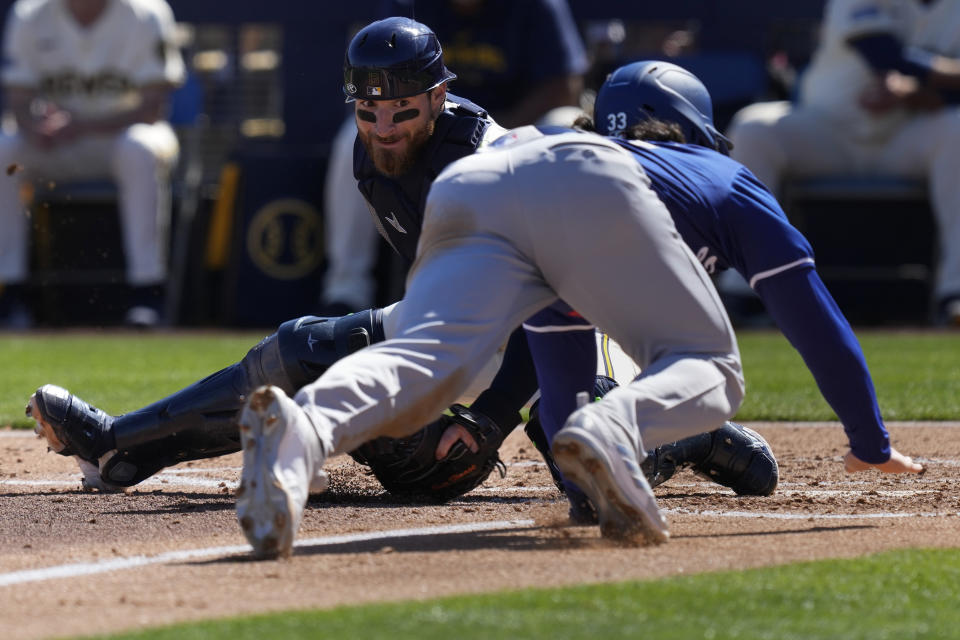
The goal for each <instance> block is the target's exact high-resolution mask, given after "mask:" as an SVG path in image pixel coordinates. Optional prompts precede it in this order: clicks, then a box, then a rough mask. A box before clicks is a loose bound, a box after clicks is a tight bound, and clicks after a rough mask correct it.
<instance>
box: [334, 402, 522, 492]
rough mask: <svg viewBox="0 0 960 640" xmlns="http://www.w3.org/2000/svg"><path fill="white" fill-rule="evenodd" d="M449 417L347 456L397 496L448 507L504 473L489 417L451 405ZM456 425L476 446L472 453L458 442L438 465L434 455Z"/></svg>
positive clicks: (498, 440)
mask: <svg viewBox="0 0 960 640" xmlns="http://www.w3.org/2000/svg"><path fill="white" fill-rule="evenodd" d="M450 411H451V412H452V413H453V415H452V416H447V415H444V416H441V417H440V419H439V420H436V421H434V422H431V423H430V424H428V425H427V426H426V427H424V428H423V429H421V430H420V431H418V432H416V433H415V434H413V435H411V436H408V437H406V438H377V439H375V440H371V441H370V442H367V443H366V444H364V445H362V446H360V447H359V448H357V449H356V450H354V451H352V452H351V453H350V456H351V457H352V458H353V459H354V460H356V461H357V462H359V463H360V464H364V465H367V466H368V467H370V470H371V472H372V473H373V475H374V476H375V477H376V478H377V480H379V481H380V484H382V485H383V488H384V489H386V490H387V491H389V492H390V493H392V494H393V495H395V496H400V497H412V498H417V499H427V500H430V501H435V502H446V501H447V500H452V499H453V498H457V497H459V496H462V495H463V494H465V493H467V492H468V491H471V490H473V489H474V488H476V487H478V486H479V485H480V484H482V483H483V481H484V480H486V479H487V476H489V475H490V472H491V471H493V469H494V468H497V469H499V471H500V476H501V477H503V476H504V475H505V474H506V467H505V466H504V464H503V462H502V461H501V460H500V456H499V455H497V450H498V449H499V448H500V445H501V444H502V443H503V439H504V437H505V436H504V435H503V431H502V430H501V429H500V427H499V426H497V424H496V423H494V421H493V420H491V419H490V418H488V417H487V416H485V415H483V414H482V413H479V412H477V411H473V410H471V409H469V408H468V407H465V406H463V405H460V404H455V405H453V406H452V407H450ZM452 424H459V425H462V426H463V427H464V428H466V430H467V431H469V432H470V435H472V436H473V439H474V440H476V442H477V445H478V447H479V449H478V450H477V452H476V453H473V452H472V451H470V449H469V448H468V447H467V445H465V444H464V443H463V442H461V441H459V440H458V441H457V442H456V443H455V444H454V445H453V446H452V447H451V448H450V451H449V452H448V453H447V455H446V457H445V458H443V459H442V460H437V457H436V450H437V444H438V443H439V442H440V437H441V436H442V435H443V432H444V431H446V429H447V427H449V426H450V425H452Z"/></svg>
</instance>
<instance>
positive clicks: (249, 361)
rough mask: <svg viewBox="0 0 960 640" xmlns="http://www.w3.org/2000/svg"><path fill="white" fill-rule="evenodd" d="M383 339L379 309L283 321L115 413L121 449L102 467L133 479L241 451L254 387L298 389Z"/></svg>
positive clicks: (125, 481) (128, 481) (111, 475)
mask: <svg viewBox="0 0 960 640" xmlns="http://www.w3.org/2000/svg"><path fill="white" fill-rule="evenodd" d="M381 340H383V328H382V323H381V314H380V311H379V310H368V311H361V312H359V313H354V314H350V315H348V316H344V317H342V318H321V317H316V316H305V317H302V318H297V319H295V320H290V321H288V322H285V323H284V324H282V325H281V326H280V328H279V329H278V330H277V332H276V333H275V334H273V335H271V336H269V337H267V338H265V339H264V340H262V341H261V342H260V343H259V344H257V345H256V346H255V347H253V348H252V349H250V351H249V352H248V353H247V355H246V356H245V357H244V358H243V360H241V361H240V362H237V363H235V364H232V365H230V366H229V367H227V368H225V369H222V370H220V371H218V372H217V373H214V374H213V375H210V376H208V377H206V378H204V379H203V380H200V381H199V382H195V383H194V384H192V385H190V386H189V387H186V388H185V389H182V390H180V391H178V392H176V393H174V394H173V395H171V396H168V397H166V398H164V399H163V400H159V401H157V402H155V403H153V404H151V405H149V406H147V407H144V408H142V409H139V410H137V411H134V412H131V413H127V414H124V415H122V416H119V417H118V418H116V420H114V423H113V433H114V437H115V439H116V449H115V450H114V451H111V452H107V453H106V454H105V455H101V456H100V475H101V476H102V478H103V479H104V480H105V481H107V482H109V483H111V484H115V485H118V486H132V485H135V484H137V483H139V482H142V481H143V480H144V479H146V478H148V477H150V476H151V475H153V474H154V473H156V472H157V471H159V470H161V469H163V468H164V467H168V466H170V465H173V464H177V463H179V462H183V461H186V460H197V459H201V458H211V457H214V456H219V455H224V454H227V453H233V452H235V451H239V450H240V436H239V433H238V429H237V417H238V414H239V411H240V409H242V408H243V403H244V402H245V401H246V398H247V396H248V395H249V394H250V393H252V392H253V391H254V390H255V389H257V388H258V387H260V386H263V385H275V386H277V387H280V388H281V389H283V390H284V392H286V393H288V394H289V395H293V394H294V393H296V391H297V390H299V389H300V388H301V387H302V386H304V385H305V384H307V383H309V382H312V381H313V380H315V379H317V378H318V377H319V376H320V375H321V374H322V373H323V372H324V371H326V369H327V368H328V367H329V366H330V365H332V364H333V363H334V362H336V361H337V360H339V359H340V358H342V357H343V356H345V355H347V354H349V353H352V352H353V351H357V350H358V349H361V348H363V347H365V346H367V345H368V344H370V343H372V342H378V341H381Z"/></svg>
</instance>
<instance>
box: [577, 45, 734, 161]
mask: <svg viewBox="0 0 960 640" xmlns="http://www.w3.org/2000/svg"><path fill="white" fill-rule="evenodd" d="M650 118H656V119H658V120H663V121H664V122H673V123H676V124H678V125H680V128H681V129H682V130H683V135H684V137H685V138H686V139H687V142H689V143H691V144H699V145H701V146H704V147H708V148H710V149H716V150H717V151H719V152H721V153H724V154H726V153H728V152H729V149H730V148H731V147H732V146H733V144H732V143H731V142H730V141H729V140H728V139H727V138H725V137H724V136H723V135H721V133H720V132H719V131H717V129H716V127H714V126H713V101H712V100H710V92H709V91H707V88H706V87H705V86H703V83H702V82H700V80H699V78H697V77H696V76H695V75H693V74H692V73H690V72H689V71H687V70H686V69H684V68H683V67H679V66H677V65H675V64H671V63H669V62H662V61H659V60H644V61H641V62H634V63H632V64H628V65H624V66H622V67H620V68H619V69H617V70H615V71H614V72H613V73H611V74H610V75H609V76H607V80H606V82H604V83H603V86H602V87H600V91H598V92H597V100H596V102H595V103H594V107H593V121H594V124H595V125H596V127H597V131H598V132H599V133H602V134H604V135H610V136H618V135H621V134H622V133H623V132H624V131H626V130H627V129H629V128H630V127H632V126H634V125H635V124H638V123H639V122H641V121H642V120H646V119H650Z"/></svg>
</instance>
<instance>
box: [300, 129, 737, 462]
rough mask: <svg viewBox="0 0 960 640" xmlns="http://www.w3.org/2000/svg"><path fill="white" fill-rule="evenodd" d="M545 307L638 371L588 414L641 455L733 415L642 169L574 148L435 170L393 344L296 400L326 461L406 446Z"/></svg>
mask: <svg viewBox="0 0 960 640" xmlns="http://www.w3.org/2000/svg"><path fill="white" fill-rule="evenodd" d="M617 274H623V278H624V281H623V282H621V283H619V284H618V283H617V282H616V281H611V277H614V278H615V277H616V275H617ZM624 291H630V295H624ZM558 297H562V299H563V300H565V301H566V302H568V303H569V304H570V305H573V306H574V307H575V308H576V309H577V310H578V311H580V312H581V313H582V314H583V316H584V317H588V318H590V320H591V321H592V322H594V323H595V324H596V325H598V326H602V327H604V328H605V329H606V330H607V331H608V332H609V334H610V335H611V337H613V338H615V339H616V340H617V342H618V343H619V344H620V345H621V346H622V347H623V349H624V351H625V352H626V353H627V354H628V355H629V356H631V357H632V358H633V359H634V360H635V361H636V362H637V363H638V364H639V365H640V366H641V367H642V368H643V373H642V374H641V375H640V377H639V378H638V379H637V380H635V381H633V382H630V383H628V384H626V385H623V386H621V387H619V388H617V389H615V390H614V391H612V392H610V393H609V394H607V396H605V397H604V398H603V399H602V400H601V401H599V402H597V403H593V404H591V405H589V410H590V411H591V412H594V413H597V414H600V415H602V416H603V417H604V418H606V419H609V420H612V421H614V422H616V423H618V424H624V425H638V426H639V435H640V440H641V443H640V446H641V447H645V448H654V447H656V446H659V445H661V444H664V443H666V442H672V441H675V440H678V439H680V438H683V437H686V436H689V435H693V434H696V433H701V432H705V431H709V430H712V429H714V428H716V425H718V424H722V423H723V422H724V421H725V420H726V419H728V418H729V417H730V416H731V415H733V413H735V412H736V410H737V408H738V406H739V404H740V401H741V399H742V394H743V378H742V372H741V369H740V362H739V353H738V351H737V346H736V339H735V337H734V334H733V330H732V328H731V327H730V323H729V320H728V319H727V316H726V313H725V311H724V309H723V305H722V304H721V302H720V300H719V297H718V296H717V293H716V291H715V290H714V288H713V285H712V283H711V281H710V278H709V276H708V275H707V273H706V271H704V270H703V269H702V268H701V267H700V264H699V262H698V261H697V259H696V257H695V256H694V255H693V253H692V252H691V251H690V249H689V248H688V247H687V246H686V245H685V244H684V242H683V241H682V240H681V239H680V236H679V234H678V233H677V230H676V227H675V226H674V223H673V221H672V219H671V218H670V214H669V213H668V211H667V209H666V208H665V206H664V205H663V203H662V202H661V201H660V200H659V199H658V198H657V196H656V195H655V194H654V192H653V191H652V190H651V189H650V187H649V180H648V179H647V177H646V175H645V174H644V172H643V170H642V169H641V168H640V166H639V164H638V163H636V162H635V161H634V160H633V159H632V158H631V157H630V155H629V154H627V153H625V152H624V150H623V149H621V148H619V147H618V146H617V145H615V144H613V143H611V142H609V141H607V140H606V139H604V138H601V137H599V136H592V135H589V136H588V135H584V134H577V133H571V134H563V135H557V136H547V137H542V138H539V139H536V140H533V141H530V142H523V143H518V144H516V145H515V146H507V147H504V148H493V149H491V150H489V151H484V152H480V153H476V154H473V155H471V156H468V157H465V158H463V159H461V160H458V161H457V162H455V163H453V164H452V165H450V166H449V167H447V169H446V170H445V171H444V172H443V173H441V174H440V176H439V177H438V178H437V180H436V181H435V182H434V184H433V187H432V189H431V191H430V195H429V198H428V201H427V208H426V213H425V218H424V226H423V233H422V235H421V238H420V244H419V246H418V251H417V259H416V262H415V263H414V265H413V268H412V269H411V272H410V275H409V278H408V281H407V293H406V296H405V297H404V300H403V301H402V303H401V304H400V305H399V307H398V308H396V309H394V312H395V314H396V315H395V317H394V318H392V319H391V321H390V322H391V326H392V327H393V328H394V329H393V332H394V337H392V338H389V339H387V340H385V341H384V342H380V343H376V344H374V345H371V346H370V347H368V348H366V349H362V350H361V351H359V352H357V353H354V354H352V355H350V356H347V357H346V358H343V359H342V360H340V361H338V362H337V363H335V364H334V365H333V366H332V367H330V369H329V370H327V371H326V372H325V373H324V374H323V375H322V376H321V377H320V378H319V379H318V380H316V381H315V382H313V383H311V384H308V385H307V386H305V387H304V388H302V389H301V390H300V391H299V392H298V393H297V395H296V396H295V400H296V401H297V402H298V404H300V405H301V406H303V408H304V410H305V411H306V412H307V414H308V415H309V416H310V417H311V419H312V420H313V422H314V423H315V424H316V425H318V433H319V434H321V437H323V438H324V439H325V440H326V439H327V438H328V437H329V438H331V439H330V440H328V441H326V442H325V449H326V451H329V452H332V453H344V452H347V451H350V450H352V449H353V448H355V447H356V446H358V445H360V444H361V443H363V442H366V441H368V440H370V439H372V438H374V437H377V436H380V435H391V436H403V435H409V433H411V432H412V431H413V430H416V428H417V425H420V424H425V423H427V422H429V421H430V420H431V419H433V417H434V416H436V415H438V414H439V413H440V412H441V411H443V410H444V409H445V408H446V407H447V406H448V405H449V404H450V403H452V402H453V401H454V400H456V399H457V397H458V396H459V395H460V394H461V393H462V392H463V390H464V389H466V388H467V386H468V384H469V382H470V381H471V380H472V379H473V378H475V377H476V374H477V372H478V371H480V370H481V369H482V367H483V366H484V365H485V363H486V362H488V361H489V359H490V357H491V355H492V354H493V353H494V352H495V351H496V349H497V347H498V346H499V345H501V344H503V343H504V342H505V340H506V338H507V336H508V334H509V333H510V332H511V331H512V330H513V329H515V328H516V327H517V326H518V325H519V324H520V323H521V322H522V321H523V320H525V319H526V318H528V317H529V316H531V315H532V314H533V313H534V312H535V311H538V310H539V309H541V308H543V307H544V306H546V305H548V304H550V303H552V302H553V301H555V300H557V298H558ZM638 455H641V454H640V453H639V452H638ZM641 457H642V455H641Z"/></svg>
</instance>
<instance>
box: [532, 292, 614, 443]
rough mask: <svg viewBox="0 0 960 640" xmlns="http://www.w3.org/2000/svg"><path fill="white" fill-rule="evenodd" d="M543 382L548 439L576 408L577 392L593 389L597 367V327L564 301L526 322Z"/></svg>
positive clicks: (543, 421)
mask: <svg viewBox="0 0 960 640" xmlns="http://www.w3.org/2000/svg"><path fill="white" fill-rule="evenodd" d="M523 327H524V329H525V330H526V332H527V342H528V343H529V345H530V353H531V354H532V356H533V362H534V365H535V366H536V370H537V380H538V381H539V383H540V409H539V414H540V423H541V425H542V426H543V432H544V434H545V435H546V436H547V442H552V441H553V436H554V435H555V434H556V433H557V431H559V430H560V428H561V427H562V426H563V423H564V422H566V420H567V417H569V415H570V414H571V413H573V411H574V410H575V409H576V408H577V393H579V392H581V391H586V392H588V393H591V394H592V392H593V387H594V380H595V379H596V371H597V342H596V338H595V337H594V327H593V325H592V324H590V323H589V322H588V321H586V320H585V319H584V318H582V317H581V316H580V315H579V314H577V313H576V312H575V311H573V310H572V309H570V307H569V306H567V305H566V304H565V303H563V302H558V303H555V304H554V305H552V306H550V307H547V308H546V309H544V310H543V311H540V312H539V313H537V314H536V315H534V316H533V317H531V318H530V319H529V320H527V321H526V322H524V323H523Z"/></svg>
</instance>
